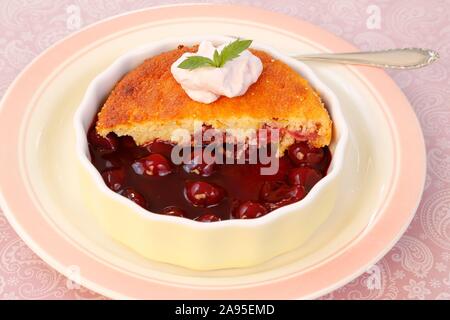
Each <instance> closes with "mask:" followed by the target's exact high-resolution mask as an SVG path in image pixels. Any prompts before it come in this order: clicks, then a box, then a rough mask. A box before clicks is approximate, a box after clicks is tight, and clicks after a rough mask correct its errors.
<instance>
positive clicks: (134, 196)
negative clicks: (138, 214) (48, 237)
mask: <svg viewBox="0 0 450 320" xmlns="http://www.w3.org/2000/svg"><path fill="white" fill-rule="evenodd" d="M120 194H121V195H122V196H124V197H126V198H128V199H130V200H131V201H133V202H135V203H137V204H138V205H140V206H141V207H143V208H145V207H147V204H146V201H145V198H144V197H143V196H142V195H141V194H140V193H138V192H137V191H136V190H134V189H132V188H126V189H125V190H123V191H122V192H121V193H120Z"/></svg>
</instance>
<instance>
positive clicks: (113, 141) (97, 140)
mask: <svg viewBox="0 0 450 320" xmlns="http://www.w3.org/2000/svg"><path fill="white" fill-rule="evenodd" d="M87 139H88V143H89V146H90V147H91V148H93V149H95V150H96V151H98V152H111V151H115V150H117V148H118V141H117V136H116V135H115V134H114V133H109V134H108V135H107V136H106V137H102V136H101V135H99V134H98V133H97V131H96V130H95V127H91V128H90V129H89V131H88V136H87Z"/></svg>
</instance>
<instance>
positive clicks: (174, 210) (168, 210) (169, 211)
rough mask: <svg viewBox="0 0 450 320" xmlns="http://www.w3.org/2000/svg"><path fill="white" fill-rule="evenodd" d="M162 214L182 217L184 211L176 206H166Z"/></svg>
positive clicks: (184, 213)
mask: <svg viewBox="0 0 450 320" xmlns="http://www.w3.org/2000/svg"><path fill="white" fill-rule="evenodd" d="M162 214H165V215H168V216H175V217H184V216H185V215H186V212H184V210H183V209H180V208H178V207H175V206H168V207H165V208H164V209H163V210H162Z"/></svg>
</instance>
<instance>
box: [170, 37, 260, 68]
mask: <svg viewBox="0 0 450 320" xmlns="http://www.w3.org/2000/svg"><path fill="white" fill-rule="evenodd" d="M251 44H252V40H239V39H237V40H235V41H233V42H231V43H229V44H228V45H226V46H225V47H224V48H223V49H222V52H220V53H219V52H218V51H217V49H216V50H215V51H214V55H213V59H212V60H211V59H209V58H207V57H202V56H191V57H189V58H187V59H186V60H184V61H183V62H181V63H180V64H179V65H178V68H181V69H188V70H194V69H197V68H201V67H216V68H220V67H223V66H224V65H225V63H227V62H228V61H230V60H233V59H235V58H237V57H239V55H240V54H241V53H242V52H243V51H245V50H247V49H248V47H250V45H251Z"/></svg>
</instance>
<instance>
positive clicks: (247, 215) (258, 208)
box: [233, 201, 268, 219]
mask: <svg viewBox="0 0 450 320" xmlns="http://www.w3.org/2000/svg"><path fill="white" fill-rule="evenodd" d="M267 211H268V210H267V208H266V207H264V206H263V205H262V204H260V203H258V202H253V201H246V202H244V203H242V204H240V205H239V206H238V207H237V209H236V210H235V211H234V212H233V217H234V218H236V219H254V218H258V217H262V216H263V215H265V214H266V213H267Z"/></svg>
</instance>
